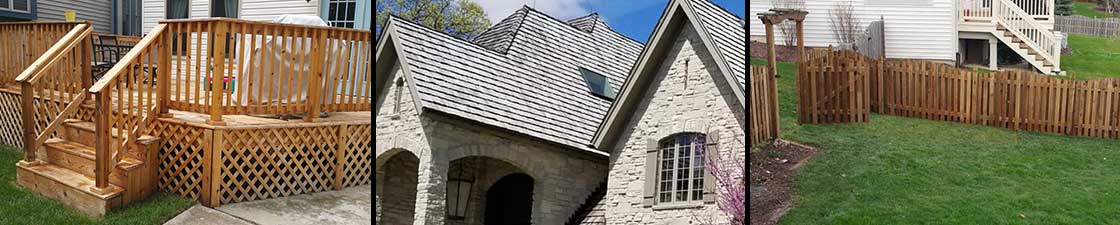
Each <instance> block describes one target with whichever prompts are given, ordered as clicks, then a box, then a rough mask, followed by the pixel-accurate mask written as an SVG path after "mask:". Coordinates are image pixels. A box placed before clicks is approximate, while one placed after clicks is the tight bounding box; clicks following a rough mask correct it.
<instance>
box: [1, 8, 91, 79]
mask: <svg viewBox="0 0 1120 225" xmlns="http://www.w3.org/2000/svg"><path fill="white" fill-rule="evenodd" d="M79 24H83V23H82V22H14V23H0V40H3V41H0V52H2V53H3V54H0V86H7V85H13V84H16V82H15V79H16V76H19V74H20V73H22V72H23V71H24V70H26V69H27V67H28V66H30V65H31V63H32V62H35V60H36V59H38V58H39V56H41V55H43V52H46V51H47V49H48V48H50V47H51V46H53V45H54V44H55V43H56V42H57V41H58V40H59V38H62V36H63V35H65V34H66V33H67V32H69V31H70V30H71V29H72V28H74V27H75V26H77V25H79Z"/></svg>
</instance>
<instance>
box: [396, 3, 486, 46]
mask: <svg viewBox="0 0 1120 225" xmlns="http://www.w3.org/2000/svg"><path fill="white" fill-rule="evenodd" d="M390 14H392V15H396V16H397V17H400V18H402V19H406V20H409V21H412V22H416V23H420V24H422V25H424V26H427V27H430V28H432V29H435V30H439V31H443V32H444V33H447V34H450V35H451V36H455V37H459V38H463V39H468V40H469V39H471V38H474V37H475V36H478V35H479V34H482V32H484V31H486V29H487V28H489V27H490V20H488V19H486V12H485V11H482V7H481V6H479V5H478V4H477V3H474V2H472V1H470V0H377V25H376V28H375V30H376V31H377V32H379V33H380V32H381V26H383V25H385V21H386V20H388V19H389V15H390Z"/></svg>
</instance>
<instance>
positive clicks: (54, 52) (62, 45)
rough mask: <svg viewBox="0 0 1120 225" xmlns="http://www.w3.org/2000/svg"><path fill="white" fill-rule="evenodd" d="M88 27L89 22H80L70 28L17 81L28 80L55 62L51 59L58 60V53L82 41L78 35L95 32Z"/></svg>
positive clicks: (87, 34)
mask: <svg viewBox="0 0 1120 225" xmlns="http://www.w3.org/2000/svg"><path fill="white" fill-rule="evenodd" d="M87 28H89V24H78V26H76V27H75V28H74V29H70V32H67V33H66V35H65V36H62V39H60V40H59V41H58V42H56V43H55V44H54V45H52V46H51V48H50V49H48V50H47V52H45V53H43V55H42V56H40V57H39V58H38V59H36V60H35V62H34V63H31V66H28V67H27V69H26V70H23V73H20V74H19V76H17V77H16V82H23V81H27V79H31V78H33V77H35V76H36V75H39V74H40V73H42V72H43V68H46V67H47V66H48V65H50V64H52V63H54V61H49V60H58V55H59V54H62V51H63V50H64V49H70V48H73V47H74V45H76V44H77V43H78V42H79V41H81V40H80V39H78V37H81V36H89V34H90V33H91V32H93V30H90V29H87Z"/></svg>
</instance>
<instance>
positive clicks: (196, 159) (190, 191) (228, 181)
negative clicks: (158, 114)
mask: <svg viewBox="0 0 1120 225" xmlns="http://www.w3.org/2000/svg"><path fill="white" fill-rule="evenodd" d="M153 128H154V129H153V132H154V133H155V134H157V136H159V137H162V138H164V140H166V142H165V144H164V148H163V149H161V151H160V158H161V161H160V188H161V189H163V190H166V191H169V192H172V193H176V194H179V195H180V196H184V197H188V198H194V199H198V200H199V201H201V202H202V203H203V204H205V205H207V206H210V207H216V206H219V205H221V204H229V203H236V202H244V201H252V200H259V199H269V198H276V197H284V196H290V195H298V194H306V193H315V192H322V191H328V190H337V189H342V188H344V187H351V186H357V185H365V184H369V183H370V181H371V178H372V176H373V174H372V172H373V171H372V166H373V161H372V150H373V149H372V144H373V142H372V138H371V135H372V133H370V132H371V129H372V128H371V126H370V124H350V125H339V124H334V125H322V126H309V127H294V128H293V127H289V128H231V129H216V130H212V129H206V128H202V127H194V126H190V125H184V124H176V123H169V122H158V123H157V125H155V126H154V127H153ZM215 153H219V154H215ZM211 178H216V179H211Z"/></svg>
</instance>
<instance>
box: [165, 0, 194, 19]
mask: <svg viewBox="0 0 1120 225" xmlns="http://www.w3.org/2000/svg"><path fill="white" fill-rule="evenodd" d="M189 10H190V1H189V0H167V15H165V16H166V18H167V19H186V18H188V17H190V15H189V14H190V11H189Z"/></svg>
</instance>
